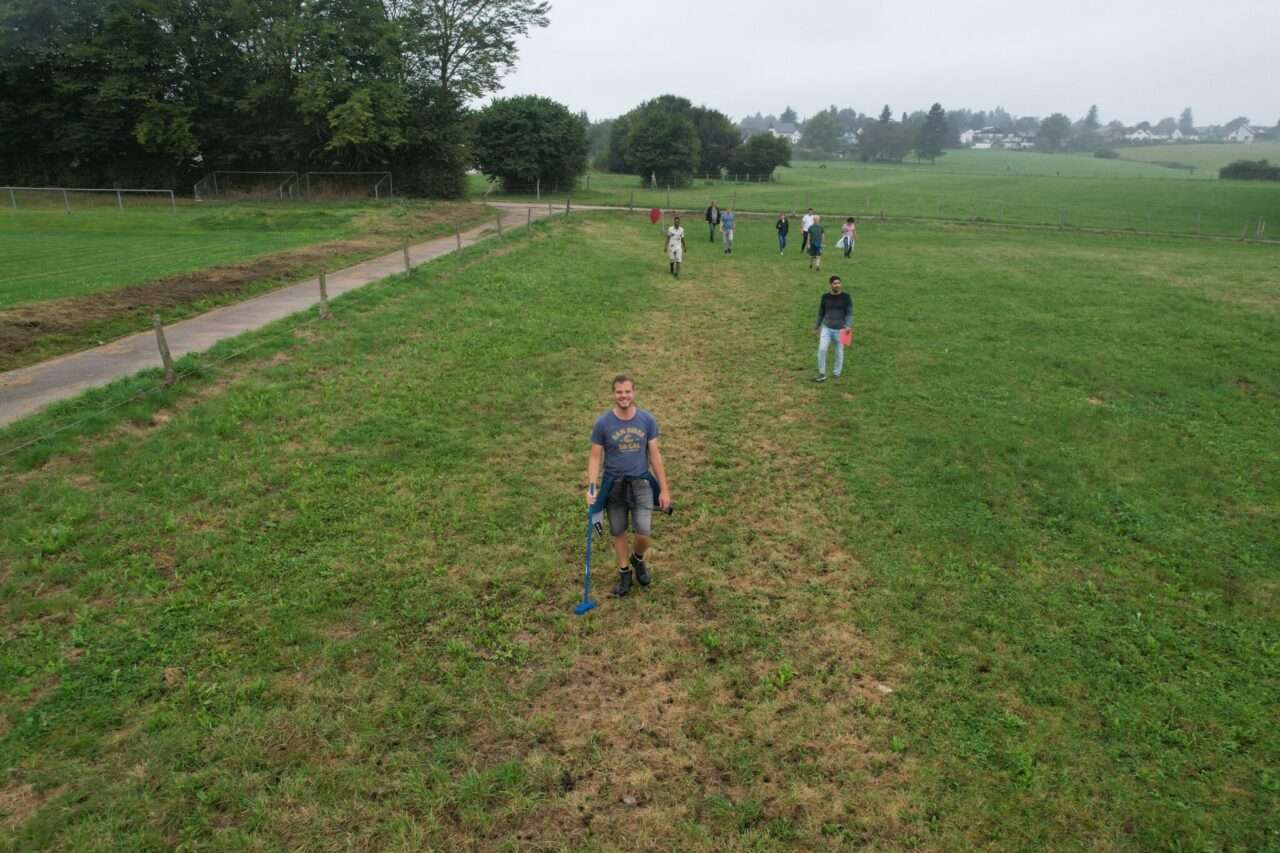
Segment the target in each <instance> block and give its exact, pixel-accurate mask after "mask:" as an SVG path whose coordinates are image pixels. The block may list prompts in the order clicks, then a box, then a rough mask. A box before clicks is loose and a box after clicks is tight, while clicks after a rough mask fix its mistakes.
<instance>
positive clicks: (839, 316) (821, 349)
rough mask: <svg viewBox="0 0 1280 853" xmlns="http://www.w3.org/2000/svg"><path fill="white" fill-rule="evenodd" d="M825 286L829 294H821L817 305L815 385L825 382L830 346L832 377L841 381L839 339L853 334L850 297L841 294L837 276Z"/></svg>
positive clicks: (842, 365) (851, 300)
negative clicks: (833, 357)
mask: <svg viewBox="0 0 1280 853" xmlns="http://www.w3.org/2000/svg"><path fill="white" fill-rule="evenodd" d="M827 284H828V286H829V287H830V288H831V292H829V293H824V294H822V299H821V300H819V302H818V325H817V326H816V328H817V330H818V375H817V376H815V377H813V381H814V382H826V381H827V349H828V348H829V347H830V346H831V344H833V343H834V344H835V345H836V363H835V370H834V371H832V375H833V376H835V377H836V378H837V379H839V378H840V374H841V372H843V370H844V342H843V341H842V340H841V339H840V338H841V336H842V335H843V334H845V333H850V334H852V332H853V297H852V296H850V295H849V294H847V293H845V292H844V282H842V281H840V276H838V275H833V276H831V278H830V279H829V280H828V282H827Z"/></svg>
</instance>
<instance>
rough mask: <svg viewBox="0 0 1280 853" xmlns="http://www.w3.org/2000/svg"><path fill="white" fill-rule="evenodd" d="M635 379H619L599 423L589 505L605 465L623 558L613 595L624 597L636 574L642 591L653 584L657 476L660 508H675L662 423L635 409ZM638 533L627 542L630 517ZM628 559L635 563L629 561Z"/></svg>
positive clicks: (613, 528)
mask: <svg viewBox="0 0 1280 853" xmlns="http://www.w3.org/2000/svg"><path fill="white" fill-rule="evenodd" d="M635 393H636V386H635V380H633V379H632V378H631V377H630V376H627V375H625V374H619V375H618V376H615V377H614V379H613V408H612V409H610V410H609V411H607V412H605V413H604V414H603V415H601V416H600V417H599V418H597V419H596V422H595V426H594V427H593V428H592V430H591V456H590V458H589V459H588V461H587V506H588V508H590V507H592V506H594V505H596V504H597V501H598V498H599V495H597V493H596V489H597V485H596V479H597V478H598V477H599V476H600V470H601V466H602V465H603V468H604V473H605V477H606V479H608V480H610V482H611V488H610V490H609V494H608V495H607V496H605V497H606V503H605V507H606V508H607V509H608V511H609V532H610V533H611V534H613V552H614V554H615V555H616V556H617V558H618V583H617V585H616V586H615V587H614V588H613V594H614V595H615V596H616V597H618V598H621V597H622V596H624V595H626V594H627V593H628V592H630V591H631V578H632V569H634V570H635V579H636V580H637V581H638V582H639V583H640V585H641V586H648V585H649V583H650V580H651V577H650V575H649V564H648V563H646V562H645V559H644V555H645V552H646V551H647V550H648V549H649V541H650V533H651V527H652V521H653V497H654V495H653V486H652V483H651V482H650V473H649V471H650V469H652V470H653V474H652V476H653V477H654V478H656V480H657V483H658V491H659V494H658V505H659V506H660V507H661V508H662V510H663V511H666V510H668V509H669V508H670V507H671V489H670V487H669V486H668V485H667V470H666V466H665V465H664V464H663V462H662V451H661V450H659V449H658V434H659V433H658V421H657V420H656V419H655V418H654V417H653V415H652V414H650V413H649V412H645V411H641V410H640V409H637V408H636V405H635ZM628 515H629V516H630V519H631V528H632V530H633V532H634V533H635V543H634V547H633V548H632V547H628V543H627V517H628ZM628 554H630V558H629V559H628Z"/></svg>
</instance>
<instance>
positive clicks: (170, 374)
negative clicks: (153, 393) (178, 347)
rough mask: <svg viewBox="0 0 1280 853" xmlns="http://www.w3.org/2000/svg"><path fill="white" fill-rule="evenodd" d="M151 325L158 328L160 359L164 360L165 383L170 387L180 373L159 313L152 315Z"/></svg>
mask: <svg viewBox="0 0 1280 853" xmlns="http://www.w3.org/2000/svg"><path fill="white" fill-rule="evenodd" d="M151 325H152V326H154V327H155V330H156V346H158V347H159V348H160V360H161V361H163V362H164V384H165V386H166V387H168V386H170V385H172V384H173V383H175V382H177V381H178V375H177V373H176V372H175V371H174V369H173V356H171V355H169V342H168V341H166V340H165V339H164V326H163V325H162V324H161V323H160V315H159V314H154V315H152V317H151Z"/></svg>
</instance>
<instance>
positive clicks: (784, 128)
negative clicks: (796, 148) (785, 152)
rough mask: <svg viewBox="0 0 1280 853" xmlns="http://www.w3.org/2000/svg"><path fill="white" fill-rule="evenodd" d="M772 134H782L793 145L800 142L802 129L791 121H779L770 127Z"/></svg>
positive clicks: (770, 133)
mask: <svg viewBox="0 0 1280 853" xmlns="http://www.w3.org/2000/svg"><path fill="white" fill-rule="evenodd" d="M769 135H770V136H780V137H782V138H783V139H785V140H787V141H788V142H790V143H791V144H792V145H799V144H800V129H799V128H798V127H796V126H795V125H794V124H792V123H791V122H789V121H783V122H779V123H778V124H775V125H774V126H773V127H771V128H769Z"/></svg>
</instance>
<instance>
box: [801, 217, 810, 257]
mask: <svg viewBox="0 0 1280 853" xmlns="http://www.w3.org/2000/svg"><path fill="white" fill-rule="evenodd" d="M812 224H813V208H812V207H811V208H809V210H808V211H806V212H805V215H804V216H803V217H802V218H801V219H800V254H802V255H803V254H804V253H805V252H807V251H808V250H809V226H810V225H812Z"/></svg>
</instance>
